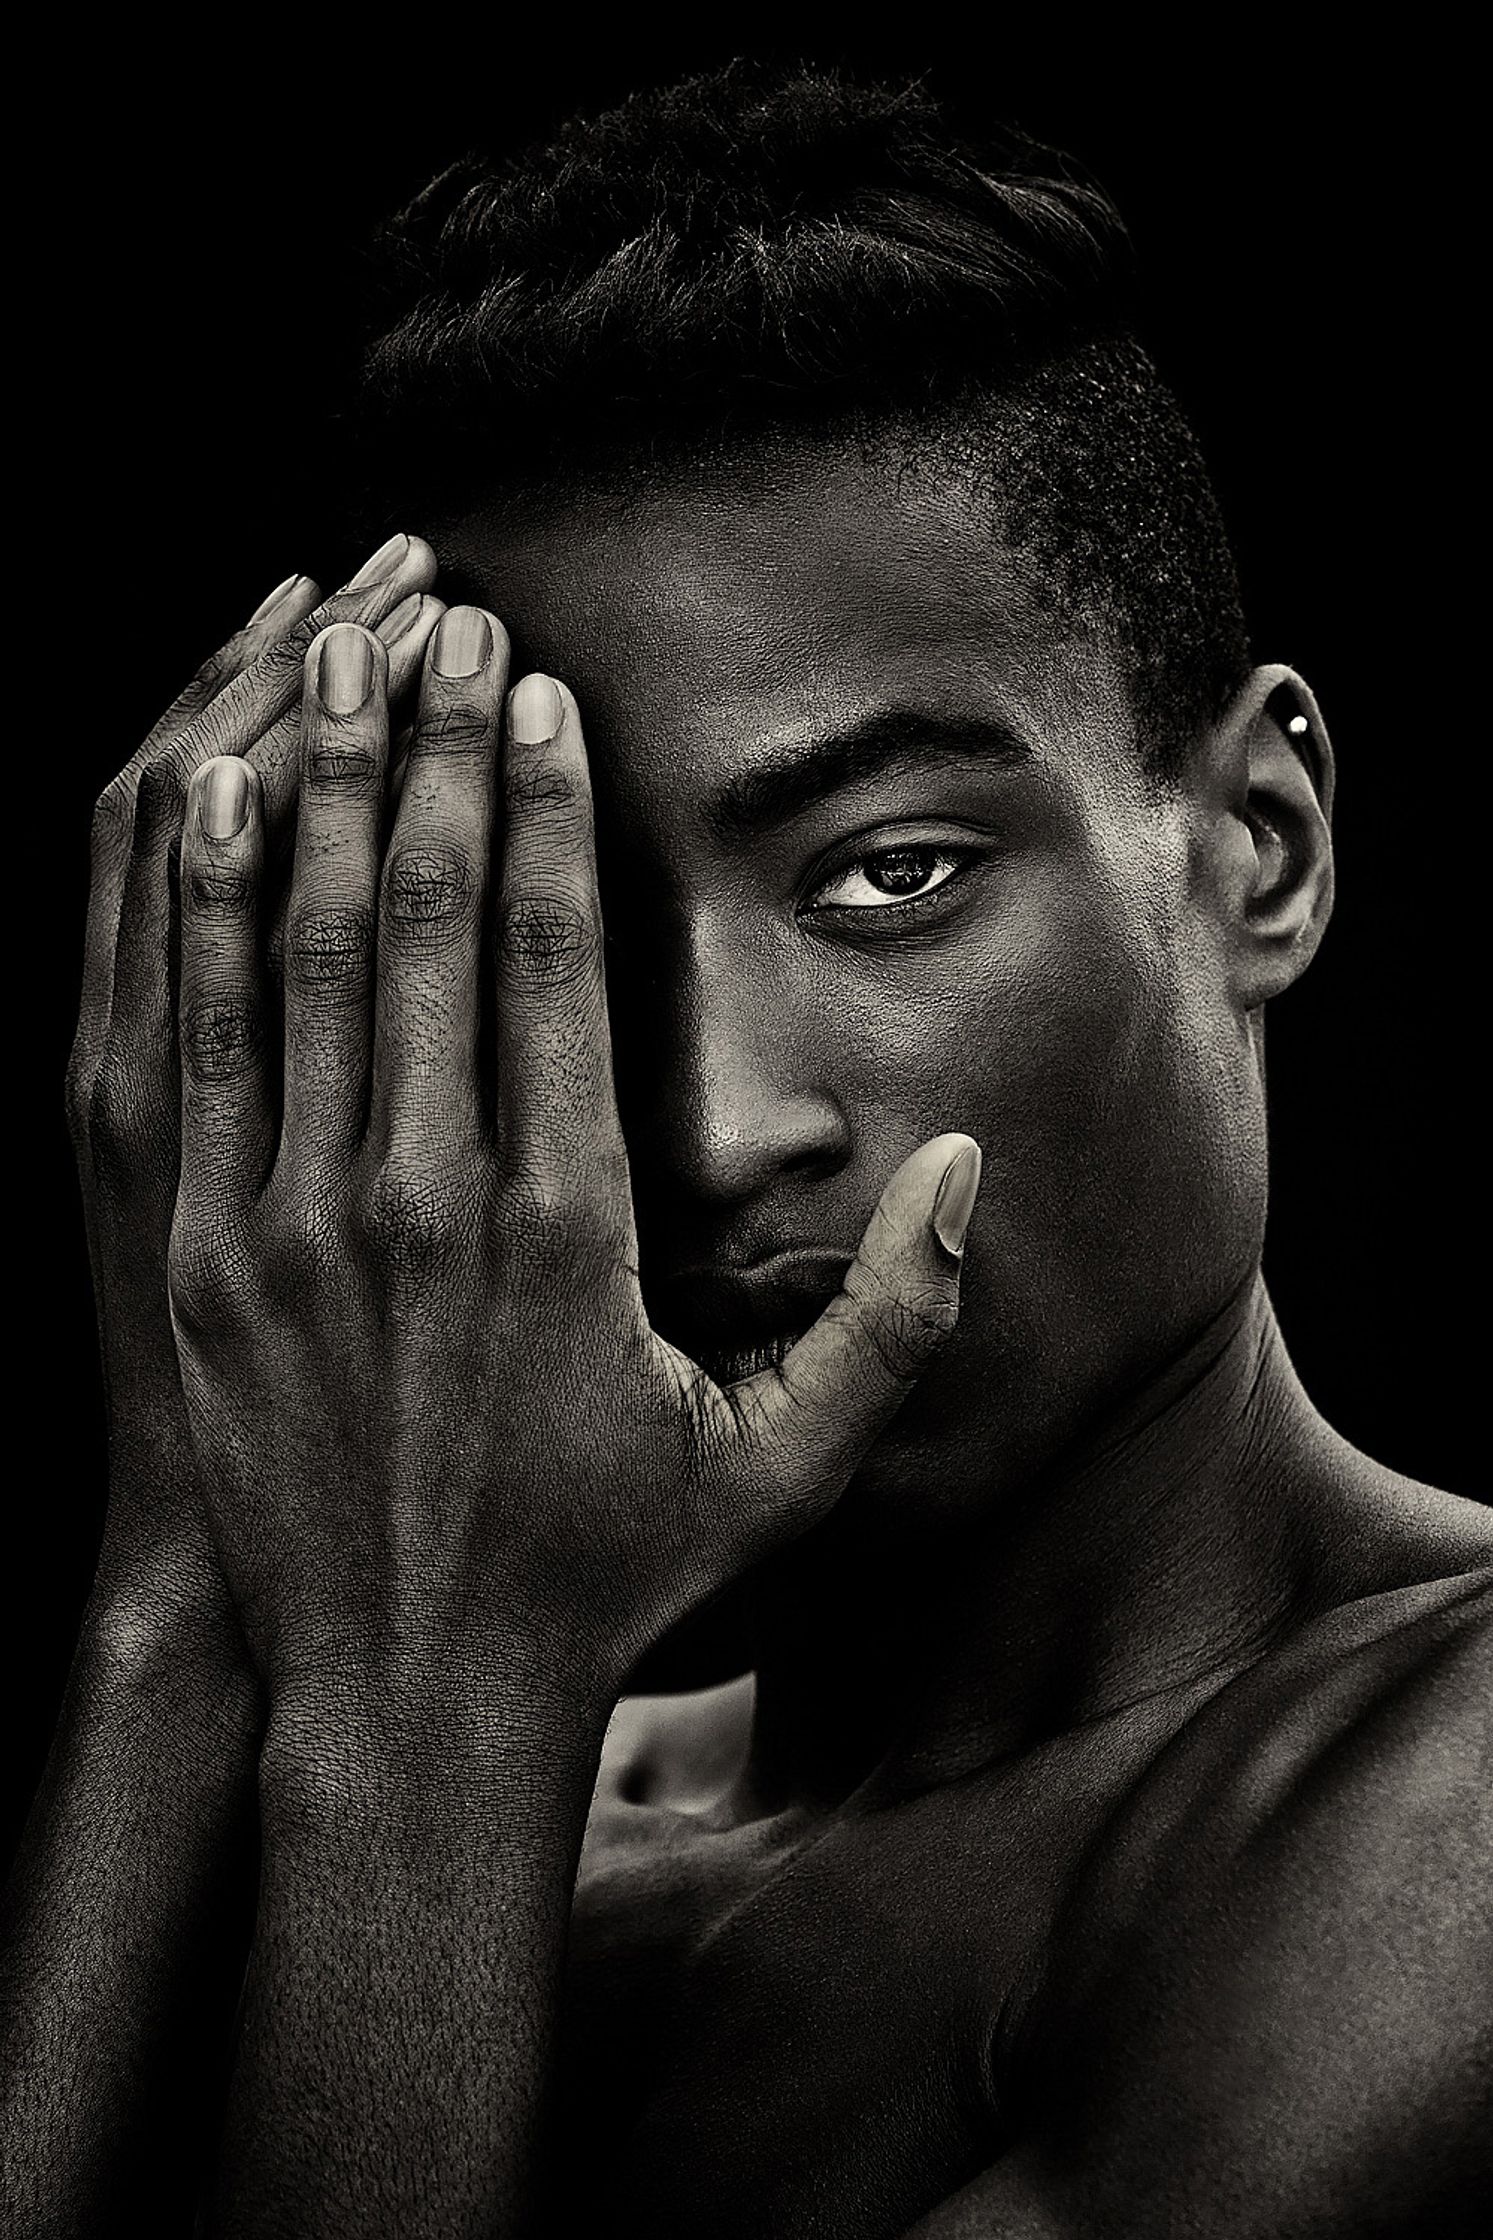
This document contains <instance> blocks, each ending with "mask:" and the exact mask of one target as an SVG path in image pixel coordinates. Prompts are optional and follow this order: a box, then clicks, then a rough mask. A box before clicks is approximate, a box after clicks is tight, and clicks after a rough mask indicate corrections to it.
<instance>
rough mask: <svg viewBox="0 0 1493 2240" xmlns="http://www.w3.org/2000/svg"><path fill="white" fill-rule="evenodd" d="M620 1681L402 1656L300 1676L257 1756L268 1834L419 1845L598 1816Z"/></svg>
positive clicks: (524, 1664) (566, 1663) (543, 1665)
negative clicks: (529, 1818) (510, 1821)
mask: <svg viewBox="0 0 1493 2240" xmlns="http://www.w3.org/2000/svg"><path fill="white" fill-rule="evenodd" d="M615 1705H616V1690H615V1688H613V1687H612V1685H611V1683H610V1681H609V1680H608V1679H605V1678H603V1677H601V1676H599V1675H597V1674H596V1673H595V1672H594V1670H592V1669H591V1668H590V1667H589V1666H588V1663H587V1661H586V1660H585V1659H579V1660H577V1659H575V1658H573V1657H572V1658H569V1659H567V1658H564V1657H561V1656H558V1655H550V1654H546V1653H543V1652H538V1651H536V1652H531V1653H524V1654H516V1653H513V1652H511V1651H510V1653H508V1654H505V1655H504V1656H502V1657H494V1656H486V1657H484V1658H483V1659H482V1661H481V1662H480V1663H467V1662H460V1663H453V1662H452V1661H450V1660H449V1659H446V1658H438V1657H436V1656H434V1655H426V1656H423V1657H422V1656H420V1655H419V1654H417V1653H415V1652H412V1651H409V1650H406V1651H405V1653H404V1654H402V1655H401V1656H400V1657H399V1658H397V1659H391V1658H387V1657H384V1658H379V1659H377V1660H375V1659H372V1658H365V1659H360V1660H357V1661H352V1662H349V1661H339V1663H338V1664H337V1666H336V1667H335V1669H324V1670H321V1671H319V1672H317V1673H315V1674H312V1673H310V1672H301V1673H298V1674H297V1676H296V1677H295V1679H294V1680H293V1681H289V1682H284V1683H282V1684H281V1685H280V1686H279V1687H278V1688H277V1689H276V1690H275V1691H274V1693H273V1696H272V1701H271V1708H270V1717H269V1724H268V1727H267V1730H266V1733H265V1738H264V1744H263V1747H262V1750H261V1755H260V1796H261V1805H262V1809H263V1812H264V1816H265V1822H266V1827H267V1829H271V1828H273V1827H277V1826H278V1827H293V1828H296V1829H298V1830H300V1831H302V1832H305V1831H307V1830H311V1829H315V1828H316V1827H318V1826H325V1827H334V1828H336V1829H337V1830H339V1831H341V1832H344V1833H345V1832H346V1831H347V1830H349V1829H351V1828H353V1827H355V1826H356V1827H361V1828H363V1829H365V1830H368V1831H372V1830H385V1831H388V1832H390V1833H392V1834H394V1835H396V1836H397V1835H398V1834H399V1832H400V1831H401V1830H407V1831H408V1832H410V1833H411V1834H412V1835H413V1836H414V1838H415V1839H416V1840H417V1842H424V1841H428V1838H429V1836H430V1834H431V1832H432V1831H433V1830H434V1829H437V1828H440V1827H452V1826H455V1825H459V1824H461V1823H462V1822H464V1821H473V1822H476V1823H479V1824H482V1823H487V1822H490V1820H491V1818H492V1816H493V1814H494V1813H495V1812H502V1813H505V1814H506V1813H509V1812H511V1811H512V1810H513V1809H515V1808H521V1809H522V1810H523V1811H524V1812H526V1813H534V1812H550V1811H552V1812H554V1813H555V1814H557V1815H558V1816H559V1817H560V1818H562V1819H568V1818H570V1817H571V1816H572V1812H573V1808H574V1807H575V1805H576V1803H577V1802H579V1804H580V1806H581V1809H582V1813H583V1814H584V1809H585V1807H586V1806H587V1805H589V1801H590V1797H591V1793H592V1789H593V1787H594V1785H595V1779H596V1768H597V1764H598V1761H599V1759H600V1755H601V1746H602V1742H603V1739H604V1737H605V1734H606V1729H607V1723H608V1721H609V1719H610V1717H611V1714H612V1711H613V1709H614V1708H615Z"/></svg>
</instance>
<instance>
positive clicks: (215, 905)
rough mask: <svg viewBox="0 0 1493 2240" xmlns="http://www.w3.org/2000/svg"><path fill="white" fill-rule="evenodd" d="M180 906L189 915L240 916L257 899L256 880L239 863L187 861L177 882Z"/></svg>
mask: <svg viewBox="0 0 1493 2240" xmlns="http://www.w3.org/2000/svg"><path fill="white" fill-rule="evenodd" d="M181 899H182V907H183V908H184V909H185V910H186V911H188V912H189V914H190V915H191V916H193V917H214V918H243V917H247V916H249V915H250V914H251V913H252V911H253V909H254V907H255V904H256V903H257V901H258V899H259V881H258V879H257V878H256V877H255V875H254V873H253V872H252V871H251V870H250V869H249V868H248V867H247V866H245V865H243V864H235V863H213V862H205V861H203V860H202V859H201V858H197V859H195V860H192V861H190V862H189V863H188V865H187V869H186V873H185V876H184V877H183V879H182V882H181Z"/></svg>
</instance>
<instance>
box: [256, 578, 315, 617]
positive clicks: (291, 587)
mask: <svg viewBox="0 0 1493 2240" xmlns="http://www.w3.org/2000/svg"><path fill="white" fill-rule="evenodd" d="M307 580H308V579H307V578H306V577H305V576H287V577H286V578H285V581H284V582H283V583H277V584H276V586H275V588H274V590H273V591H272V592H271V593H270V595H269V597H268V598H267V599H261V600H260V602H259V604H258V606H257V607H256V608H255V609H254V612H253V613H252V614H251V615H250V617H249V620H248V622H247V624H246V625H245V627H246V628H247V629H250V630H252V629H253V627H254V625H255V623H256V622H263V620H264V618H265V616H266V615H268V614H273V613H274V611H275V609H276V607H278V606H281V605H283V603H284V602H285V600H287V599H288V598H289V597H290V595H291V593H292V591H296V590H298V589H299V588H300V586H301V585H302V584H303V583H305V582H306V581H307Z"/></svg>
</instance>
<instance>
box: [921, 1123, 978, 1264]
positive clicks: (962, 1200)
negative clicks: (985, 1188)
mask: <svg viewBox="0 0 1493 2240" xmlns="http://www.w3.org/2000/svg"><path fill="white" fill-rule="evenodd" d="M980 1165H981V1161H980V1147H979V1145H978V1144H977V1143H972V1144H969V1145H968V1146H967V1147H966V1148H965V1149H964V1150H963V1151H961V1152H959V1154H958V1155H957V1157H955V1158H953V1159H951V1160H950V1161H949V1163H948V1165H947V1166H946V1167H945V1168H944V1171H943V1180H942V1182H940V1184H939V1186H938V1195H937V1197H936V1198H935V1199H934V1201H933V1234H934V1235H935V1236H936V1237H937V1239H938V1241H939V1243H940V1244H941V1245H942V1246H943V1248H944V1251H945V1252H947V1253H948V1254H949V1255H950V1257H951V1258H952V1259H955V1260H957V1259H959V1257H960V1256H961V1254H962V1253H963V1251H964V1239H965V1234H966V1232H967V1231H968V1228H969V1217H970V1215H971V1214H972V1213H973V1212H974V1210H975V1198H976V1195H977V1193H978V1191H979V1188H980Z"/></svg>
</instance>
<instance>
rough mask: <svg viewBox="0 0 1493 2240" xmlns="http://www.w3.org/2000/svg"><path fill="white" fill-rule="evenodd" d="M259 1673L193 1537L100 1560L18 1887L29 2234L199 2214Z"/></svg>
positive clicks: (11, 2115) (11, 1898)
mask: <svg viewBox="0 0 1493 2240" xmlns="http://www.w3.org/2000/svg"><path fill="white" fill-rule="evenodd" d="M258 1726H259V1708H258V1691H257V1688H256V1686H255V1683H254V1681H253V1677H252V1673H251V1671H250V1669H249V1667H248V1666H247V1664H246V1663H245V1662H244V1661H243V1655H242V1650H241V1648H240V1647H239V1645H238V1643H237V1641H236V1636H235V1632H234V1628H233V1622H232V1613H231V1609H230V1608H229V1606H228V1604H227V1600H226V1596H225V1594H224V1590H223V1588H222V1586H221V1583H220V1582H219V1581H218V1580H217V1579H216V1578H215V1577H214V1576H213V1575H212V1573H211V1572H210V1571H208V1570H205V1568H204V1566H203V1564H202V1562H201V1559H200V1553H199V1552H198V1551H195V1550H191V1549H184V1548H177V1549H162V1550H160V1551H158V1552H157V1553H156V1554H155V1555H153V1556H152V1557H150V1558H149V1559H142V1560H141V1561H139V1562H137V1563H134V1564H132V1565H131V1566H130V1579H129V1583H128V1585H127V1586H125V1585H121V1584H119V1583H118V1574H117V1573H116V1572H114V1571H113V1570H112V1568H109V1567H106V1570H105V1572H104V1573H103V1574H101V1578H100V1583H99V1585H98V1586H97V1587H96V1588H95V1591H94V1595H93V1598H92V1600H91V1602H90V1604H89V1608H88V1611H87V1614H86V1616H85V1620H84V1624H83V1629H82V1633H81V1636H80V1640H79V1646H78V1650H77V1654H76V1657H75V1659H74V1663H73V1669H72V1673H71V1676H70V1679H69V1683H68V1689H67V1693H66V1696H65V1698H64V1703H63V1709H62V1715H61V1719H60V1722H59V1726H58V1732H57V1737H56V1740H55V1742H54V1744H53V1748H52V1752H51V1756H50V1758H49V1761H48V1765H47V1769H46V1773H45V1775H44V1777H43V1781H42V1785H41V1788H40V1790H39V1792H38V1795H37V1798H36V1802H35V1804H34V1806H33V1809H32V1813H31V1817H30V1821H29V1824H28V1827H27V1830H26V1835H25V1838H24V1840H23V1843H22V1846H21V1850H20V1853H19V1855H18V1859H17V1863H16V1867H15V1871H14V1874H13V1877H12V1882H11V1887H10V1891H9V1894H8V1899H7V1907H6V1913H7V1923H6V1929H7V1934H6V1956H5V1963H4V1979H3V2006H0V2029H3V2055H0V2137H3V2140H4V2145H5V2150H6V2151H5V2160H6V2166H7V2171H8V2176H7V2180H6V2186H7V2192H8V2193H9V2194H10V2195H11V2196H12V2199H11V2200H10V2201H9V2202H8V2204H7V2208H8V2213H9V2214H10V2215H11V2216H12V2217H13V2218H14V2219H15V2222H14V2225H13V2229H15V2230H17V2231H25V2232H28V2233H36V2234H38V2235H41V2234H51V2233H58V2234H62V2233H67V2234H73V2233H76V2232H80V2231H85V2230H86V2231H88V2232H89V2233H105V2232H109V2231H113V2230H116V2229H117V2230H121V2231H122V2230H125V2229H130V2228H132V2224H133V2221H134V2219H136V2218H137V2217H138V2214H139V2212H140V2210H141V2209H142V2208H144V2207H145V2206H147V2205H148V2207H149V2211H150V2222H151V2228H152V2229H153V2230H155V2231H159V2232H163V2233H164V2232H168V2231H169V2230H171V2229H172V2228H173V2218H174V2219H175V2220H176V2221H177V2223H178V2224H179V2225H182V2226H184V2225H186V2224H187V2223H188V2222H189V2219H190V2213H191V2196H192V2193H193V2189H194V2184H195V2181H196V2174H197V2170H198V2167H199V2164H200V2161H201V2157H202V2153H203V2149H204V2143H205V2141H206V2140H208V2139H210V2137H211V2136H212V2132H213V2129H214V2128H215V2125H216V2117H217V2105H216V2103H217V2101H218V2100H219V2099H220V2098H221V2090H222V2081H223V2073H224V2069H225V2066H226V2049H227V2043H228V2036H229V2029H230V2024H231V2018H232V2012H233V2003H234V2000H235V1999H236V1997H237V1993H238V1987H239V1983H240V1981H241V1975H242V1966H243V1958H244V1953H245V1950H246V1947H247V1935H248V1928H249V1921H250V1907H251V1904H252V1866H253V1818H252V1816H253V1807H254V1768H255V1760H256V1745H257V1736H258Z"/></svg>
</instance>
